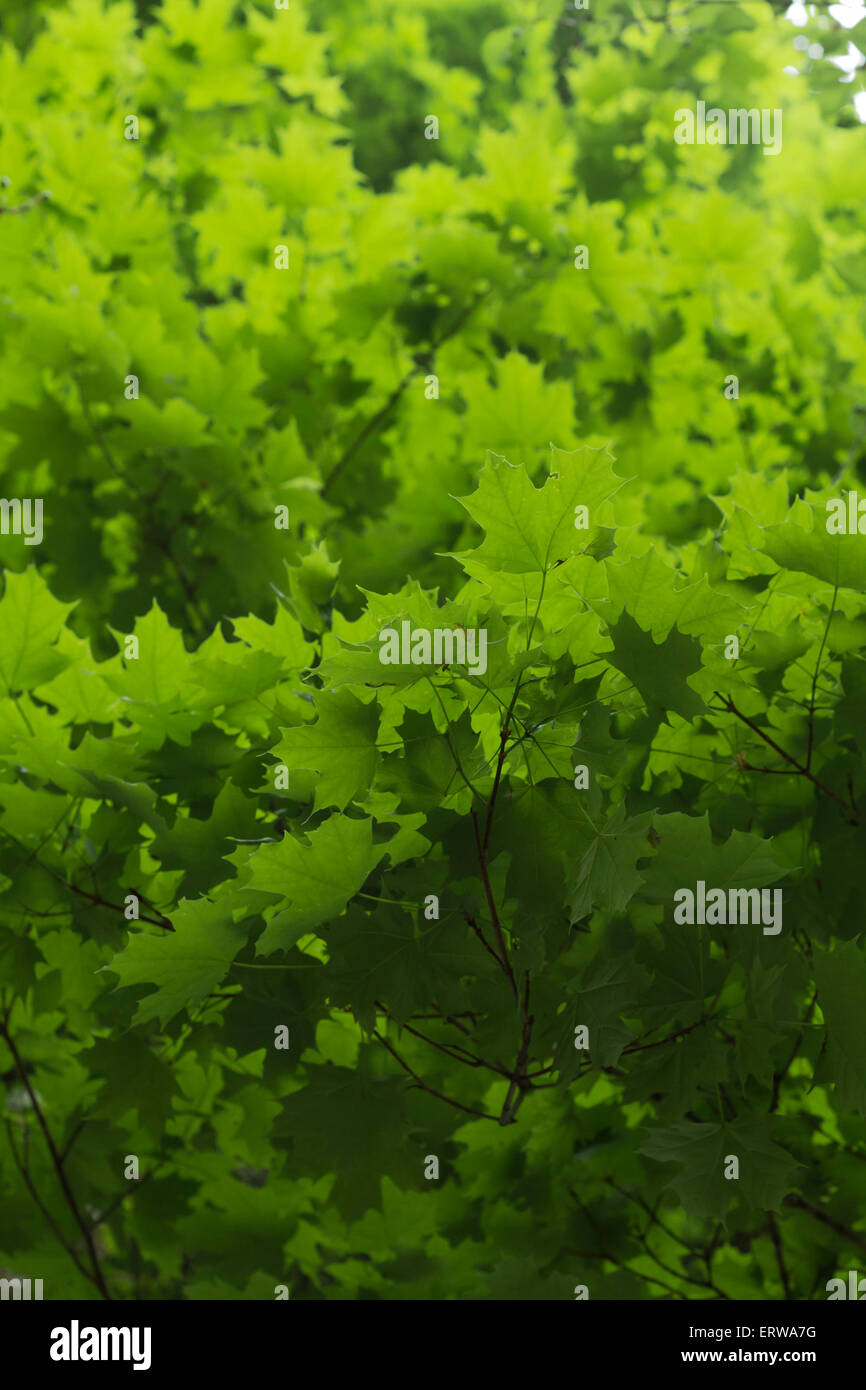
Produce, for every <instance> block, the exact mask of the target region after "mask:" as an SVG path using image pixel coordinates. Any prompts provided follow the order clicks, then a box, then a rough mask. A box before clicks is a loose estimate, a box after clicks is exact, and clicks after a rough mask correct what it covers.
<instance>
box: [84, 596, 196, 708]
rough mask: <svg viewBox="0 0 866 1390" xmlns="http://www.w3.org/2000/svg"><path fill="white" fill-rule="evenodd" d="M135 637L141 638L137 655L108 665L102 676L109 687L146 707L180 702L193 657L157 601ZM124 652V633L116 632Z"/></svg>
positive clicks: (140, 622) (139, 622)
mask: <svg viewBox="0 0 866 1390" xmlns="http://www.w3.org/2000/svg"><path fill="white" fill-rule="evenodd" d="M133 635H134V636H135V637H137V638H138V656H137V657H136V658H129V659H128V660H122V659H121V657H120V656H117V657H115V658H114V660H113V661H112V662H106V664H105V666H104V667H103V668H102V676H103V679H104V681H105V683H106V685H108V686H110V687H111V689H112V690H114V691H116V692H117V694H118V695H123V696H125V697H126V699H128V700H141V701H142V702H143V703H145V704H153V705H169V706H170V705H171V704H172V703H173V702H174V701H176V700H179V698H180V693H181V690H182V688H183V683H184V680H185V679H186V678H187V672H188V668H189V664H190V658H189V655H188V654H187V650H186V647H185V646H184V644H183V638H182V636H181V634H180V633H179V632H178V631H177V629H176V628H173V627H172V626H171V625H170V623H169V621H168V618H167V617H166V616H165V614H164V613H163V611H162V609H161V608H160V606H159V604H158V603H157V601H156V599H154V601H153V603H152V604H151V606H150V611H149V612H147V613H146V614H145V616H144V617H143V618H137V619H136V622H135V628H134V632H133ZM113 636H114V638H115V640H116V642H117V645H118V646H119V647H120V650H121V651H123V649H124V637H125V634H124V633H122V632H113Z"/></svg>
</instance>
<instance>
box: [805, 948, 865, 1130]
mask: <svg viewBox="0 0 866 1390" xmlns="http://www.w3.org/2000/svg"><path fill="white" fill-rule="evenodd" d="M815 980H816V982H817V985H818V1003H819V1004H820V1005H821V1012H822V1014H823V1015H824V1024H825V1026H826V1029H827V1059H826V1062H827V1064H826V1065H822V1071H821V1075H822V1079H824V1080H826V1081H828V1082H829V1081H834V1082H835V1083H836V1089H837V1093H838V1096H839V1103H840V1105H842V1106H844V1107H845V1109H846V1110H848V1109H850V1110H856V1111H858V1112H859V1113H860V1114H861V1115H863V1114H866V1035H864V1019H866V960H864V958H863V952H862V949H861V948H860V947H859V946H858V944H857V943H856V942H855V941H846V942H844V943H843V944H841V945H839V944H837V946H836V948H835V950H834V951H817V950H816V952H815Z"/></svg>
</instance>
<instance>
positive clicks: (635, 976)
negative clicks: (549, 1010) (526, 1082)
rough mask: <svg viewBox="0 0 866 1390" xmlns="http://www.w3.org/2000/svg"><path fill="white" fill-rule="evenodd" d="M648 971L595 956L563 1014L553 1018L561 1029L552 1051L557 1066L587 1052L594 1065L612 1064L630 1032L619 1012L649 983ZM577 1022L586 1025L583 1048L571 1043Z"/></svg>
mask: <svg viewBox="0 0 866 1390" xmlns="http://www.w3.org/2000/svg"><path fill="white" fill-rule="evenodd" d="M649 980H650V976H649V974H648V973H647V972H646V971H644V970H641V969H640V968H639V967H638V968H637V969H636V968H635V967H634V966H633V965H632V964H631V963H630V962H624V961H621V960H612V959H610V958H608V957H605V956H602V955H599V956H595V957H594V958H593V959H592V960H591V961H590V962H589V965H588V966H587V967H586V969H585V970H584V971H583V973H582V974H581V977H580V980H579V981H578V982H577V984H576V985H574V987H573V988H572V989H570V990H569V994H570V995H572V996H573V997H572V998H570V999H569V1002H568V1004H567V1007H566V1009H565V1012H564V1014H561V1015H559V1016H558V1018H557V1027H560V1026H561V1029H562V1032H561V1037H560V1040H559V1044H558V1046H557V1048H556V1050H555V1052H554V1057H555V1060H556V1063H557V1066H558V1067H559V1069H560V1070H571V1069H572V1068H573V1067H575V1066H576V1065H579V1064H580V1063H581V1062H583V1061H584V1060H585V1059H586V1057H587V1056H589V1058H590V1059H591V1060H592V1063H593V1065H594V1066H599V1067H610V1066H614V1065H615V1064H616V1063H617V1062H618V1061H619V1059H620V1055H621V1053H622V1050H623V1048H624V1047H625V1046H626V1045H627V1044H628V1043H630V1042H631V1041H632V1039H633V1037H634V1033H633V1032H632V1030H631V1029H630V1028H628V1027H627V1026H626V1025H625V1024H624V1023H623V1022H622V1015H623V1014H624V1013H626V1012H627V1011H628V1009H629V1007H630V1006H631V1005H632V1004H634V1001H635V999H636V998H637V997H638V995H639V994H640V993H642V992H643V990H644V989H645V988H646V986H647V984H648V983H649ZM578 1024H582V1025H585V1026H586V1027H587V1028H588V1029H589V1043H588V1048H587V1051H586V1052H584V1051H582V1050H581V1049H577V1048H575V1046H574V1029H575V1027H576V1026H577V1025H578Z"/></svg>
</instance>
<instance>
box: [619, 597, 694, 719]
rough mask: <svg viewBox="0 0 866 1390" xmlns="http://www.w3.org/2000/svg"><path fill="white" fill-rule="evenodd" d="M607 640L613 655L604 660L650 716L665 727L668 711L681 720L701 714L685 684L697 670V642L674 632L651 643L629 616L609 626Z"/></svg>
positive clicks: (649, 638) (625, 614)
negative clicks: (630, 684) (620, 675)
mask: <svg viewBox="0 0 866 1390" xmlns="http://www.w3.org/2000/svg"><path fill="white" fill-rule="evenodd" d="M609 636H610V639H611V641H612V642H613V652H611V653H608V654H607V660H608V661H609V662H610V664H611V666H615V667H616V669H617V670H618V671H622V673H623V675H624V676H628V678H629V680H630V681H632V682H633V683H634V684H635V685H636V686H637V688H638V690H639V691H640V693H641V695H642V696H643V698H644V700H645V701H646V705H647V708H648V709H649V710H650V712H651V713H653V714H656V715H661V717H662V718H663V719H664V720H665V722H667V723H669V722H670V721H669V720H668V717H667V711H668V710H673V711H674V712H675V713H676V714H679V715H682V717H683V719H694V717H695V716H696V715H698V714H701V713H702V712H703V709H704V702H703V700H702V699H701V698H700V696H699V695H697V694H696V693H695V691H694V690H692V688H691V686H690V685H688V683H687V682H688V678H689V676H693V675H694V674H695V672H696V671H700V669H701V664H702V663H701V646H700V643H699V642H696V641H695V640H694V638H692V637H686V636H684V635H683V633H681V632H677V630H676V628H674V629H673V630H672V631H671V632H670V634H669V635H668V636H667V637H666V638H665V639H664V641H662V642H654V641H653V639H652V636H651V635H650V633H648V632H644V631H643V629H642V628H640V627H638V625H637V623H636V622H635V620H634V618H632V617H631V615H630V614H629V613H623V615H622V617H621V618H620V619H619V621H618V622H616V623H613V624H611V626H610V628H609Z"/></svg>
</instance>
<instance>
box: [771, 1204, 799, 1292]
mask: <svg viewBox="0 0 866 1390" xmlns="http://www.w3.org/2000/svg"><path fill="white" fill-rule="evenodd" d="M767 1225H768V1226H769V1228H770V1238H771V1239H772V1242H773V1249H774V1250H775V1252H776V1264H777V1265H778V1267H779V1276H780V1278H781V1280H782V1287H783V1289H784V1290H785V1298H786V1299H788V1301H790V1300H791V1299H793V1297H794V1295H793V1294H792V1293H791V1280H790V1279H789V1277H788V1266H787V1265H786V1264H785V1251H784V1249H783V1247H782V1237H781V1235H780V1233H779V1223H778V1222H777V1220H776V1218H775V1216H774V1215H773V1213H772V1212H768V1213H767Z"/></svg>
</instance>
